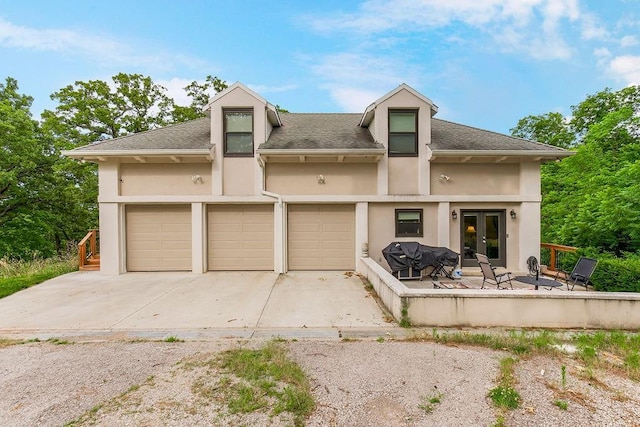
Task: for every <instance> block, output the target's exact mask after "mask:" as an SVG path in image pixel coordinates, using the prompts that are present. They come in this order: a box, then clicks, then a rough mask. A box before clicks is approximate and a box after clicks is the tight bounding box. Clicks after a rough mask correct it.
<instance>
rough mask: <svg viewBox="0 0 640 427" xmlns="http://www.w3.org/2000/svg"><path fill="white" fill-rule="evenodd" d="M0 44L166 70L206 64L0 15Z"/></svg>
mask: <svg viewBox="0 0 640 427" xmlns="http://www.w3.org/2000/svg"><path fill="white" fill-rule="evenodd" d="M0 46H4V47H8V48H14V49H25V50H33V51H40V52H56V53H61V54H65V55H68V56H84V57H89V58H91V59H92V60H93V61H96V62H99V63H103V64H116V65H127V66H134V67H146V68H150V69H153V70H168V69H173V68H175V66H176V65H183V66H187V67H190V68H198V67H203V66H206V65H207V64H206V63H205V62H204V61H201V60H199V59H197V58H192V57H188V56H186V55H182V54H180V53H170V52H164V51H159V52H153V53H152V54H149V53H147V50H144V49H135V48H134V47H133V46H131V45H129V44H128V43H124V42H122V41H119V40H117V39H115V38H111V37H108V36H102V35H98V34H92V33H90V32H82V31H75V30H68V29H56V28H45V29H39V28H30V27H25V26H19V25H14V24H12V23H11V22H8V21H5V20H3V19H2V18H0Z"/></svg>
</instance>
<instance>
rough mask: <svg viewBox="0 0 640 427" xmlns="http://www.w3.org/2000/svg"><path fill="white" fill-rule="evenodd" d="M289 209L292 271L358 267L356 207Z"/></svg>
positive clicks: (290, 207)
mask: <svg viewBox="0 0 640 427" xmlns="http://www.w3.org/2000/svg"><path fill="white" fill-rule="evenodd" d="M288 209H289V212H288V259H289V269H291V270H353V269H354V268H355V231H354V230H355V207H354V206H353V205H289V208H288Z"/></svg>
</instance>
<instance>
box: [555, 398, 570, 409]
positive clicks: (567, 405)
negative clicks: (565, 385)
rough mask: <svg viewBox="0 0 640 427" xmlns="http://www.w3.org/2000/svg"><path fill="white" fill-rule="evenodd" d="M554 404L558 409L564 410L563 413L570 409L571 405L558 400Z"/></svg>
mask: <svg viewBox="0 0 640 427" xmlns="http://www.w3.org/2000/svg"><path fill="white" fill-rule="evenodd" d="M553 404H554V405H556V406H557V407H558V408H560V409H562V410H563V411H566V410H567V408H568V407H569V404H568V403H567V402H565V401H564V400H556V401H555V402H553Z"/></svg>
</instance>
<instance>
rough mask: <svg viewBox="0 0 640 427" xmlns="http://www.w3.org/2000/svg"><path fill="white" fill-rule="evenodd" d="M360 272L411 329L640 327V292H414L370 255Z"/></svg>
mask: <svg viewBox="0 0 640 427" xmlns="http://www.w3.org/2000/svg"><path fill="white" fill-rule="evenodd" d="M358 272H359V273H360V274H362V275H363V276H365V277H366V278H367V279H368V280H369V282H370V283H371V284H372V285H373V287H374V289H375V291H376V292H377V294H378V296H379V297H380V299H381V300H382V302H383V303H384V304H385V306H386V307H387V309H388V310H389V311H390V312H391V313H392V314H393V316H394V317H395V318H396V320H398V321H399V320H400V319H401V318H402V308H403V304H404V307H405V308H406V315H407V316H408V320H409V322H410V323H411V325H412V326H434V327H514V328H559V329H560V328H561V329H580V328H584V329H624V330H632V329H640V294H636V293H628V292H553V291H546V290H538V291H534V290H493V289H482V290H480V289H410V288H407V287H406V286H404V285H403V284H402V283H401V282H400V281H399V280H398V279H396V278H395V277H393V276H392V275H391V274H390V273H389V272H387V271H386V270H385V269H384V268H382V267H381V266H380V265H378V263H376V262H375V261H374V260H373V259H371V258H369V257H362V258H360V259H359V260H358Z"/></svg>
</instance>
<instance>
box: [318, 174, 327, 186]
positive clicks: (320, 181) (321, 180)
mask: <svg viewBox="0 0 640 427" xmlns="http://www.w3.org/2000/svg"><path fill="white" fill-rule="evenodd" d="M316 180H317V181H318V184H324V183H325V181H324V175H318V176H317V177H316Z"/></svg>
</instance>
